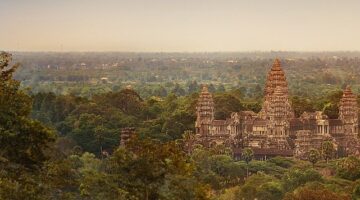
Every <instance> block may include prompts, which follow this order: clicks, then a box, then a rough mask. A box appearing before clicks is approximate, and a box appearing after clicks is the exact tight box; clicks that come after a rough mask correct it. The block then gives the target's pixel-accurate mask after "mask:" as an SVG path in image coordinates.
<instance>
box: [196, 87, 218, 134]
mask: <svg viewBox="0 0 360 200" xmlns="http://www.w3.org/2000/svg"><path fill="white" fill-rule="evenodd" d="M213 120H214V100H213V97H212V95H211V94H210V93H209V91H208V87H207V85H203V86H202V90H201V93H200V95H199V99H198V102H197V105H196V122H195V128H196V133H197V134H200V135H207V134H208V131H209V127H210V125H211V123H212V121H213Z"/></svg>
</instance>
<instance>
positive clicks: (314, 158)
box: [308, 149, 321, 167]
mask: <svg viewBox="0 0 360 200" xmlns="http://www.w3.org/2000/svg"><path fill="white" fill-rule="evenodd" d="M320 158H321V156H320V152H319V151H318V150H317V149H310V151H309V154H308V160H309V161H310V162H311V163H312V165H313V167H314V166H315V164H316V163H317V162H318V161H319V160H320Z"/></svg>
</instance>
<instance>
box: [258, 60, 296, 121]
mask: <svg viewBox="0 0 360 200" xmlns="http://www.w3.org/2000/svg"><path fill="white" fill-rule="evenodd" d="M275 90H277V91H276V92H275ZM264 95H265V98H264V104H263V106H262V109H261V111H260V113H259V114H260V117H261V118H263V119H270V118H271V119H274V117H275V116H276V119H278V120H280V119H291V118H293V117H294V112H293V110H292V108H291V104H290V101H289V97H288V96H289V91H288V84H287V81H286V77H285V73H284V71H283V69H282V68H281V63H280V60H279V59H275V61H274V64H273V66H272V67H271V70H270V71H269V73H268V76H267V79H266V84H265V89H264ZM275 108H276V109H275Z"/></svg>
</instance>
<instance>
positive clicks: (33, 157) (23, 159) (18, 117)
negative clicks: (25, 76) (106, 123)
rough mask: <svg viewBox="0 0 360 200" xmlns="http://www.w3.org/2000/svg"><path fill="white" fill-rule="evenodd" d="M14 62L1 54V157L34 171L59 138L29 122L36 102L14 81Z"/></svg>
mask: <svg viewBox="0 0 360 200" xmlns="http://www.w3.org/2000/svg"><path fill="white" fill-rule="evenodd" d="M10 61H11V55H10V54H7V53H0V146H1V150H0V157H2V158H3V159H6V160H8V161H10V162H13V163H16V164H20V165H24V166H26V167H32V166H33V165H38V164H41V163H42V162H43V161H45V160H46V153H45V151H46V150H47V149H48V148H49V144H50V143H51V142H53V141H54V139H55V135H54V133H53V132H52V131H50V129H49V128H47V127H45V126H43V125H42V124H41V123H40V122H38V121H34V120H32V119H30V118H29V114H30V112H31V105H32V100H31V97H30V96H28V95H27V94H26V93H25V91H23V90H21V89H20V82H19V81H16V80H14V79H13V78H12V75H13V73H14V71H15V70H16V68H17V67H18V65H14V66H9V63H10Z"/></svg>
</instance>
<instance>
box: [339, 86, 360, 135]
mask: <svg viewBox="0 0 360 200" xmlns="http://www.w3.org/2000/svg"><path fill="white" fill-rule="evenodd" d="M339 119H340V120H341V121H342V123H343V126H344V133H345V134H349V135H353V134H354V135H357V134H358V105H357V101H356V96H355V95H354V94H353V93H352V91H351V88H350V87H349V86H347V87H346V89H345V90H344V93H343V96H342V98H341V100H340V104H339Z"/></svg>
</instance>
